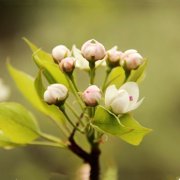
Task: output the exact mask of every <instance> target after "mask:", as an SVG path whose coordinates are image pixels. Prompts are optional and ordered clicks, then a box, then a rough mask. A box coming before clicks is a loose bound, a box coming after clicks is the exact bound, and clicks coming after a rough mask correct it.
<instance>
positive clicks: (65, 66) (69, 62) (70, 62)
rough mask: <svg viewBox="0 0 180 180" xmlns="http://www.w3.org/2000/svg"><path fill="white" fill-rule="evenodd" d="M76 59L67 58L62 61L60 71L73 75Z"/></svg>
mask: <svg viewBox="0 0 180 180" xmlns="http://www.w3.org/2000/svg"><path fill="white" fill-rule="evenodd" d="M75 61H76V60H75V58H73V57H66V58H64V59H62V60H61V62H60V63H59V66H60V69H61V70H62V71H64V72H66V73H71V72H73V70H74V68H75Z"/></svg>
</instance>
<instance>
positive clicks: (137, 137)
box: [120, 114, 152, 145]
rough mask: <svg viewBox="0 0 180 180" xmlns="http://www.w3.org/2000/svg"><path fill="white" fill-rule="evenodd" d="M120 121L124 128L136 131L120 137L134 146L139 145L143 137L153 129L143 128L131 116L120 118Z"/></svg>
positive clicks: (126, 115)
mask: <svg viewBox="0 0 180 180" xmlns="http://www.w3.org/2000/svg"><path fill="white" fill-rule="evenodd" d="M120 121H121V123H122V124H123V125H124V126H126V127H128V128H132V129H134V131H131V132H129V133H127V134H123V135H121V136H120V138H121V139H123V140H124V141H126V142H128V143H130V144H132V145H139V144H140V143H141V141H142V139H143V137H144V136H145V135H146V134H148V133H150V132H151V131H152V130H151V129H148V128H145V127H143V126H142V125H141V124H140V123H138V122H137V121H136V120H135V119H134V118H133V117H132V116H131V115H129V114H125V115H124V116H122V117H120Z"/></svg>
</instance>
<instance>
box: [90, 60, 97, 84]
mask: <svg viewBox="0 0 180 180" xmlns="http://www.w3.org/2000/svg"><path fill="white" fill-rule="evenodd" d="M89 67H90V72H89V76H90V84H94V78H95V70H96V68H95V62H89Z"/></svg>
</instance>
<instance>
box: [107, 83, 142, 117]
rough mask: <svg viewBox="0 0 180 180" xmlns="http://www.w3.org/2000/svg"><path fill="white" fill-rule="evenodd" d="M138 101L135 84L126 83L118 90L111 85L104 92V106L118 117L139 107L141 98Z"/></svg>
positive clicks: (137, 90)
mask: <svg viewBox="0 0 180 180" xmlns="http://www.w3.org/2000/svg"><path fill="white" fill-rule="evenodd" d="M138 99H139V87H138V85H137V83H135V82H127V83H125V84H124V85H122V86H121V87H120V88H119V89H117V88H116V86H115V85H111V86H109V87H108V88H107V89H106V92H105V106H106V107H109V108H110V109H111V110H112V111H113V112H114V113H115V114H117V115H120V114H124V113H127V112H129V111H132V110H134V109H136V108H137V107H139V106H140V104H141V103H142V101H143V98H142V99H141V100H140V101H138Z"/></svg>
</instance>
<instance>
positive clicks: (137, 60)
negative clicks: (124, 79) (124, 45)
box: [122, 49, 143, 70]
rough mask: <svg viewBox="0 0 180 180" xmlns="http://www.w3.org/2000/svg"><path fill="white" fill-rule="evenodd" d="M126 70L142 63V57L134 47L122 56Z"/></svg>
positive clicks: (135, 67)
mask: <svg viewBox="0 0 180 180" xmlns="http://www.w3.org/2000/svg"><path fill="white" fill-rule="evenodd" d="M122 59H123V62H124V64H125V66H126V68H127V69H128V70H132V69H137V68H138V67H139V66H140V65H141V64H142V63H143V57H142V56H141V55H140V54H139V53H138V52H137V50H135V49H129V50H127V51H125V52H124V54H123V56H122Z"/></svg>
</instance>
